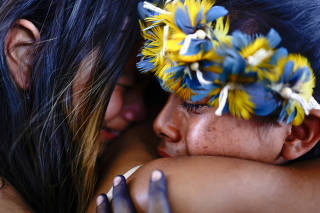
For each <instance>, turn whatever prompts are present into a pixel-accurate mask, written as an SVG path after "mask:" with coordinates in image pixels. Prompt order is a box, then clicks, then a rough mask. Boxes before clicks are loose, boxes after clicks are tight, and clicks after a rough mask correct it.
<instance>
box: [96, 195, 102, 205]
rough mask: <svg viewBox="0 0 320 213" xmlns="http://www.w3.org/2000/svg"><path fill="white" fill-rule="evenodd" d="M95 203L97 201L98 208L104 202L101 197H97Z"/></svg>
mask: <svg viewBox="0 0 320 213" xmlns="http://www.w3.org/2000/svg"><path fill="white" fill-rule="evenodd" d="M96 201H97V206H100V205H101V204H102V203H103V201H104V197H103V196H102V195H99V196H98V197H97V200H96Z"/></svg>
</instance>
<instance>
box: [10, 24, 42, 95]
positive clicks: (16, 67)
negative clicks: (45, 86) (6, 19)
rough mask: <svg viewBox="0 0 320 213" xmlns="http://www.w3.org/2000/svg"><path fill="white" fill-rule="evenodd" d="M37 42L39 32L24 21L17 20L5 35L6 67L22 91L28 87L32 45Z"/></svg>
mask: <svg viewBox="0 0 320 213" xmlns="http://www.w3.org/2000/svg"><path fill="white" fill-rule="evenodd" d="M39 40H40V32H39V30H38V29H37V27H36V26H35V25H34V24H33V23H32V22H30V21H28V20H26V19H19V20H17V21H16V22H15V23H14V25H13V26H12V27H11V28H10V30H9V31H8V33H7V35H6V39H5V56H6V62H7V66H8V69H9V71H10V74H11V76H12V78H13V80H14V81H15V83H16V85H17V86H18V87H19V88H21V89H23V90H26V89H28V88H29V87H30V75H31V69H32V65H33V51H34V45H33V44H34V43H35V42H37V41H39Z"/></svg>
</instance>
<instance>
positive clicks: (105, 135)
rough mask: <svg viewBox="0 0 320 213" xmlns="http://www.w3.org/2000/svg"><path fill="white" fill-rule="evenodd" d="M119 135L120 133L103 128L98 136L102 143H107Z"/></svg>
mask: <svg viewBox="0 0 320 213" xmlns="http://www.w3.org/2000/svg"><path fill="white" fill-rule="evenodd" d="M119 134H120V131H117V130H113V129H109V128H103V129H101V131H100V135H101V137H102V139H103V140H104V141H109V140H112V139H114V138H115V137H117V136H118V135H119Z"/></svg>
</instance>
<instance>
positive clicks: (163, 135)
mask: <svg viewBox="0 0 320 213" xmlns="http://www.w3.org/2000/svg"><path fill="white" fill-rule="evenodd" d="M160 137H165V138H166V137H168V136H167V135H166V134H164V133H162V132H161V133H160Z"/></svg>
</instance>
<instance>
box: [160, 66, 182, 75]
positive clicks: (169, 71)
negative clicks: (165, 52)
mask: <svg viewBox="0 0 320 213" xmlns="http://www.w3.org/2000/svg"><path fill="white" fill-rule="evenodd" d="M184 68H185V67H184V66H174V67H170V68H168V69H166V70H165V71H164V72H165V73H166V74H172V73H178V72H179V71H182V70H184Z"/></svg>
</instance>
